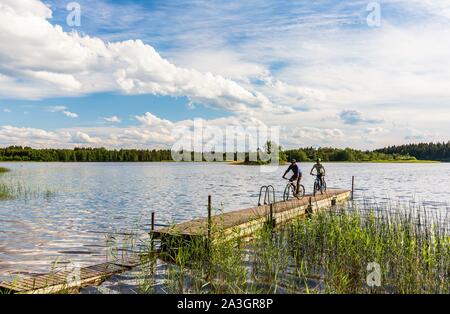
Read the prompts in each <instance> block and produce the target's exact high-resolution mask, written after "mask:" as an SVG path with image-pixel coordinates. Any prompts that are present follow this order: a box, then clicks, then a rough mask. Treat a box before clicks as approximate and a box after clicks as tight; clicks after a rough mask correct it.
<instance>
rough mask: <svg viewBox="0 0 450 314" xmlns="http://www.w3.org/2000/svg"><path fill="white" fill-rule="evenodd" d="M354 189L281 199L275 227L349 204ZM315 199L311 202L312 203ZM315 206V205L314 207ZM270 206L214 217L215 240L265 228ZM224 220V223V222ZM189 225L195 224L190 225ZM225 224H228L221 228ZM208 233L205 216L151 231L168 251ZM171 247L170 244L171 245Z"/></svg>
mask: <svg viewBox="0 0 450 314" xmlns="http://www.w3.org/2000/svg"><path fill="white" fill-rule="evenodd" d="M350 198H351V191H349V190H334V191H333V193H331V194H330V195H327V194H326V193H325V194H324V195H318V196H313V195H307V196H305V197H304V198H303V199H302V200H292V201H288V202H277V203H274V204H273V205H272V206H273V214H272V217H271V218H272V219H271V220H272V222H273V224H274V226H275V227H277V226H281V225H284V224H288V223H289V222H290V221H292V220H293V219H295V218H298V217H302V216H305V215H306V214H307V213H308V211H309V210H310V211H312V212H315V211H319V210H323V209H330V208H333V207H335V206H337V205H338V204H342V203H345V202H346V201H348V200H350ZM310 202H311V204H310ZM310 207H311V208H310ZM269 210H270V205H260V206H257V207H252V208H248V209H244V210H239V211H235V212H228V213H224V214H221V215H217V216H214V217H213V218H214V219H213V220H214V221H215V223H216V225H213V227H212V231H211V239H210V240H211V241H212V242H213V243H214V242H220V241H230V240H233V239H238V238H245V237H251V236H252V235H253V234H255V233H256V232H257V231H258V230H260V229H261V228H263V227H264V226H265V225H266V224H267V223H268V222H269V220H270V218H269ZM240 213H243V214H246V216H245V219H243V220H239V215H240ZM233 215H234V216H235V217H236V221H235V224H231V225H230V222H229V220H230V217H231V216H233ZM222 221H223V222H222ZM189 224H192V225H194V227H192V228H189V226H188V225H189ZM182 225H186V226H188V227H183V228H181V230H182V231H181V232H180V231H178V230H177V227H179V226H182ZM221 225H227V226H226V227H221ZM207 234H208V227H207V223H206V218H205V219H196V220H195V221H188V222H185V223H181V224H179V225H175V226H172V227H166V228H161V229H157V230H154V231H152V232H151V236H152V237H153V238H154V239H160V240H161V248H162V249H163V250H164V248H165V247H166V246H165V245H164V242H166V243H173V244H176V243H179V242H177V241H176V238H178V239H179V240H186V241H189V240H190V239H192V238H204V239H205V240H206V238H207ZM169 246H170V245H169Z"/></svg>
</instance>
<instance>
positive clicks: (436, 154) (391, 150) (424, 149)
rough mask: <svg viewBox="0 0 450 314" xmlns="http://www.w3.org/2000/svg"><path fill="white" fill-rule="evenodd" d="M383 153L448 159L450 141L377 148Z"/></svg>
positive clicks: (449, 155) (440, 159) (449, 158)
mask: <svg viewBox="0 0 450 314" xmlns="http://www.w3.org/2000/svg"><path fill="white" fill-rule="evenodd" d="M376 152H379V153H383V154H400V155H410V156H414V157H416V158H417V159H428V160H439V161H450V141H448V142H447V143H445V142H443V143H420V144H408V145H400V146H389V147H386V148H382V149H377V150H376Z"/></svg>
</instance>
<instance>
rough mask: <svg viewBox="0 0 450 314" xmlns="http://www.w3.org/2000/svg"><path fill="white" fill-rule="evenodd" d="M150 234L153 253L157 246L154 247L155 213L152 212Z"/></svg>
mask: <svg viewBox="0 0 450 314" xmlns="http://www.w3.org/2000/svg"><path fill="white" fill-rule="evenodd" d="M150 230H151V232H150V234H151V240H150V241H151V242H150V243H151V250H152V252H153V250H154V249H155V245H154V241H153V231H155V212H152V220H151V222H150Z"/></svg>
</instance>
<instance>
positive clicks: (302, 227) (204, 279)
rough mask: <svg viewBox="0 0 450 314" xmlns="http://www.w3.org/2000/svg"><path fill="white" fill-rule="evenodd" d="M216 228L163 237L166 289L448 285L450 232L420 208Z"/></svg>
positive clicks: (412, 289) (432, 288)
mask: <svg viewBox="0 0 450 314" xmlns="http://www.w3.org/2000/svg"><path fill="white" fill-rule="evenodd" d="M213 228H218V227H217V226H213ZM216 231H217V230H216ZM214 234H218V237H219V239H218V238H215V239H214V241H212V242H209V241H207V239H205V238H202V237H193V238H190V239H186V238H182V237H169V238H167V239H165V241H164V243H165V246H166V247H165V250H164V253H161V255H159V258H161V259H162V260H164V261H165V262H167V263H168V264H169V265H170V267H168V270H167V271H166V272H165V283H166V284H165V291H166V292H168V293H186V292H194V293H396V294H397V293H399V294H401V293H449V292H450V278H449V276H450V235H449V233H448V229H447V228H446V226H445V222H442V221H439V220H437V219H432V217H431V215H430V214H429V213H427V212H426V211H425V210H423V209H417V208H405V209H397V210H393V209H392V208H385V209H379V208H378V209H376V210H375V209H365V210H359V209H358V208H355V207H352V206H350V207H348V208H342V209H339V210H337V211H334V210H333V211H323V212H317V213H315V214H313V215H312V216H311V217H309V218H298V219H296V220H295V221H293V223H291V224H289V225H287V226H284V227H281V228H278V229H275V230H274V229H272V228H271V227H270V226H269V225H268V226H267V227H266V228H264V229H262V230H260V231H259V232H257V233H256V234H255V235H254V236H253V238H252V239H251V241H249V242H245V241H241V240H239V241H227V240H226V239H225V238H222V239H220V238H221V237H224V234H225V233H224V232H220V230H219V232H215V233H214ZM156 258H157V257H156V255H153V259H154V262H155V260H156ZM149 274H150V272H148V273H147V274H146V276H142V278H141V281H140V282H141V285H142V287H144V286H145V287H146V289H143V291H144V292H151V291H150V290H149V289H148V287H150V286H152V285H151V283H149V281H148V280H146V279H145V278H148V275H149ZM374 276H375V277H374Z"/></svg>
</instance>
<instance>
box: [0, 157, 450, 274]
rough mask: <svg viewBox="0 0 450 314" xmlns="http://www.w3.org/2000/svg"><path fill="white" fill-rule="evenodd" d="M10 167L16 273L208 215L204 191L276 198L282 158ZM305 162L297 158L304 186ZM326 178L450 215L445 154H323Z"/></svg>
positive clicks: (222, 199)
mask: <svg viewBox="0 0 450 314" xmlns="http://www.w3.org/2000/svg"><path fill="white" fill-rule="evenodd" d="M1 166H2V167H7V168H10V169H11V170H12V171H11V172H9V173H6V174H3V175H1V176H0V183H1V182H3V183H7V184H9V185H12V186H15V187H16V189H20V190H21V191H22V192H21V194H22V195H21V196H20V197H19V198H17V199H13V200H6V201H0V280H1V279H6V278H10V277H11V275H14V274H17V273H35V272H45V271H48V270H49V269H50V268H51V267H52V265H53V264H54V262H55V261H58V264H64V263H75V264H76V265H81V266H83V265H89V264H92V263H96V262H101V261H104V260H105V256H106V250H107V249H106V247H107V241H109V240H111V239H112V237H113V239H116V240H118V239H119V238H120V237H122V240H123V238H126V237H127V236H126V234H129V233H131V232H137V233H139V234H142V235H144V234H145V232H147V231H148V230H149V228H150V216H151V212H152V211H154V212H155V213H156V223H157V224H160V225H166V224H171V223H175V222H180V221H184V220H189V219H192V218H197V217H204V216H205V215H206V202H207V197H208V194H211V195H212V198H213V205H214V207H215V208H216V209H221V210H224V211H230V210H235V209H241V208H245V207H249V206H254V205H256V204H257V202H258V194H259V187H260V186H261V185H266V184H272V185H274V186H275V189H276V191H277V197H278V199H281V194H282V191H283V189H284V186H285V185H286V181H284V180H281V176H282V174H283V172H284V170H285V167H280V168H279V169H278V171H276V172H273V173H264V172H261V171H260V167H256V166H236V165H229V164H226V163H195V164H191V163H189V164H188V163H83V164H80V163H78V164H77V163H2V164H1ZM311 167H312V164H311V163H304V164H301V169H302V171H303V173H304V180H303V184H304V185H305V187H306V191H307V192H310V191H311V190H312V185H313V180H314V178H313V177H312V176H310V175H308V174H309V171H310V169H311ZM325 167H326V169H327V184H328V187H338V188H347V189H350V188H351V177H352V175H354V176H355V177H356V181H355V185H356V192H355V197H356V200H358V201H359V202H362V200H364V199H365V200H371V201H372V202H377V203H384V202H390V203H393V204H397V203H398V202H401V203H402V204H408V203H411V202H415V204H420V205H422V206H424V207H425V208H427V209H430V210H434V211H437V212H439V214H440V216H441V217H444V218H443V219H447V218H446V217H448V216H450V209H449V204H450V195H449V188H448V187H449V185H450V164H449V163H443V164H356V163H355V164H353V163H326V164H325Z"/></svg>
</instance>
